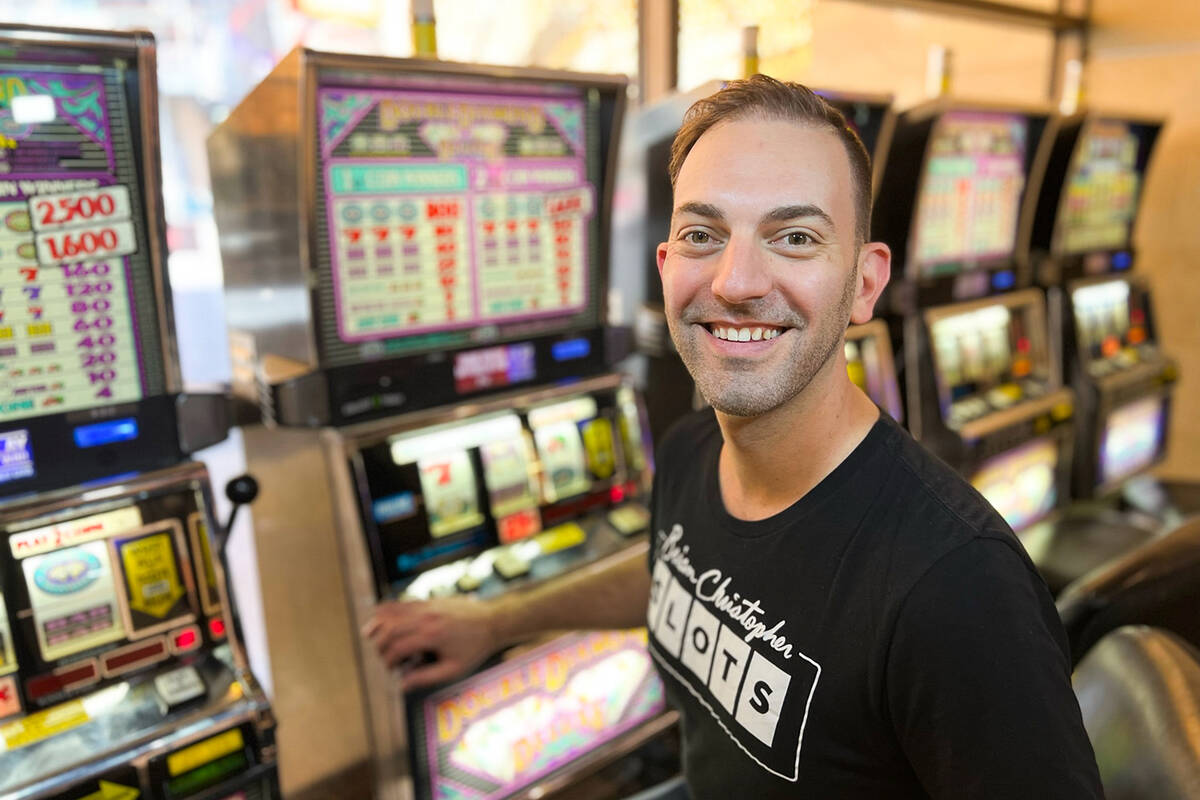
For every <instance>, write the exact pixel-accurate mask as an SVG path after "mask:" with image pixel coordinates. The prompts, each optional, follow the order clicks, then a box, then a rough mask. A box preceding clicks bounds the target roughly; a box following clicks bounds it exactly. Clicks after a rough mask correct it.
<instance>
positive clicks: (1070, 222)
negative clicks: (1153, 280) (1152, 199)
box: [1055, 120, 1141, 253]
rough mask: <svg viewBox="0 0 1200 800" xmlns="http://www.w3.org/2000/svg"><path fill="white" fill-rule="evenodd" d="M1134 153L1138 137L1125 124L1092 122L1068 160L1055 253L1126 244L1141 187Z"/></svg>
mask: <svg viewBox="0 0 1200 800" xmlns="http://www.w3.org/2000/svg"><path fill="white" fill-rule="evenodd" d="M1138 151H1139V142H1138V137H1137V135H1136V134H1135V133H1134V132H1133V130H1132V129H1131V127H1130V125H1129V124H1128V123H1125V122H1119V121H1110V120H1095V121H1093V122H1092V123H1091V125H1090V126H1089V128H1088V131H1087V133H1086V134H1085V135H1084V138H1083V141H1082V142H1081V143H1080V145H1079V148H1078V149H1077V151H1076V153H1075V156H1074V157H1073V159H1072V164H1071V168H1070V176H1071V177H1070V178H1069V180H1068V183H1067V185H1066V187H1065V189H1064V192H1063V199H1062V203H1063V207H1062V209H1061V210H1060V212H1059V216H1060V221H1059V232H1058V235H1059V242H1058V246H1057V247H1056V248H1055V249H1056V250H1058V251H1060V252H1063V253H1080V252H1089V251H1092V250H1118V249H1121V248H1124V247H1128V246H1129V236H1130V233H1131V231H1132V229H1133V218H1134V215H1135V213H1136V212H1137V204H1138V193H1139V191H1140V189H1141V185H1140V183H1141V173H1140V172H1139V170H1138Z"/></svg>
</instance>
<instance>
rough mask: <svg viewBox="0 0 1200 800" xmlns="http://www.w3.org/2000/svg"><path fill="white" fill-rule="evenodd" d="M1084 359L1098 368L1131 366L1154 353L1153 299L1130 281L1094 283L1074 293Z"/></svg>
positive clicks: (1076, 325)
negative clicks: (1103, 364)
mask: <svg viewBox="0 0 1200 800" xmlns="http://www.w3.org/2000/svg"><path fill="white" fill-rule="evenodd" d="M1071 305H1072V309H1073V311H1074V316H1075V331H1076V335H1077V337H1078V340H1079V354H1080V357H1081V358H1082V359H1083V360H1084V361H1086V362H1089V365H1090V366H1094V365H1096V364H1097V362H1105V361H1109V362H1111V363H1113V364H1116V365H1123V366H1129V365H1132V364H1134V363H1137V362H1138V361H1139V360H1141V356H1140V355H1139V353H1140V352H1141V351H1143V350H1146V349H1153V347H1154V342H1153V340H1152V339H1151V336H1150V327H1149V313H1148V312H1149V298H1148V297H1147V295H1146V292H1145V290H1143V289H1141V288H1140V287H1138V286H1135V285H1132V284H1130V283H1128V282H1127V281H1123V280H1114V281H1105V282H1104V283H1093V284H1089V285H1086V286H1081V287H1079V288H1077V289H1074V290H1072V291H1071Z"/></svg>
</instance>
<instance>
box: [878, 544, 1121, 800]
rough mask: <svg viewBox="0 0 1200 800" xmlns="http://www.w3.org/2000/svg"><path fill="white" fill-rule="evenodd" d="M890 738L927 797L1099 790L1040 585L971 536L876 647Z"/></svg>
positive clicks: (993, 798)
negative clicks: (882, 649) (881, 652)
mask: <svg viewBox="0 0 1200 800" xmlns="http://www.w3.org/2000/svg"><path fill="white" fill-rule="evenodd" d="M887 660H888V666H887V677H886V686H887V688H886V694H887V703H888V711H889V712H890V716H891V719H892V724H893V726H894V728H895V731H896V736H897V738H898V740H899V742H900V745H901V747H902V748H903V750H904V752H905V754H906V755H907V757H908V761H909V763H910V764H911V765H912V767H913V771H914V772H916V774H917V777H918V778H919V779H920V781H921V783H922V784H923V785H924V787H925V790H926V791H927V792H928V793H929V795H930V796H931V797H933V798H939V800H940V798H954V799H955V800H984V799H986V800H1001V799H1003V800H1025V798H1030V797H1070V798H1073V799H1075V798H1078V800H1084V798H1095V799H1096V800H1099V798H1102V797H1103V791H1102V789H1101V788H1100V775H1099V771H1098V770H1097V768H1096V759H1095V756H1094V755H1093V753H1092V746H1091V743H1090V742H1089V741H1088V736H1087V732H1086V731H1085V730H1084V727H1083V719H1082V716H1081V715H1080V712H1079V703H1078V701H1077V700H1076V698H1075V694H1074V692H1073V691H1072V689H1071V675H1070V672H1071V667H1070V660H1069V659H1068V658H1067V654H1066V636H1065V634H1063V631H1062V625H1061V623H1060V622H1059V620H1058V616H1057V614H1056V613H1055V610H1054V605H1053V602H1052V601H1051V599H1050V595H1049V592H1048V591H1047V590H1046V587H1045V586H1044V585H1043V584H1042V583H1041V581H1040V579H1039V578H1037V576H1035V575H1033V574H1032V573H1031V571H1030V569H1029V568H1028V567H1027V566H1026V564H1025V562H1024V561H1023V560H1022V559H1021V557H1020V556H1019V555H1018V554H1017V553H1016V552H1015V551H1014V550H1013V548H1012V547H1011V546H1010V545H1008V544H1007V543H1005V542H1002V541H998V540H995V539H975V540H973V541H971V542H970V543H967V544H964V545H962V546H960V547H959V548H958V549H956V550H954V551H952V552H950V553H948V554H947V555H945V556H944V557H943V558H942V559H941V560H939V561H938V562H937V563H936V564H934V565H933V566H932V567H931V568H930V569H929V571H928V572H927V573H926V574H925V576H924V577H922V578H921V580H920V581H919V582H918V583H917V585H916V586H915V587H914V588H913V589H912V590H911V591H910V592H909V594H908V597H907V598H906V599H905V601H904V606H903V607H902V609H901V611H900V615H899V619H898V620H897V623H896V628H895V633H894V636H893V638H892V642H891V647H890V649H889V652H888V656H887Z"/></svg>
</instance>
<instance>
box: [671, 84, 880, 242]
mask: <svg viewBox="0 0 1200 800" xmlns="http://www.w3.org/2000/svg"><path fill="white" fill-rule="evenodd" d="M746 117H759V118H761V119H768V120H783V121H786V122H797V123H800V124H803V125H812V126H814V127H818V128H827V129H828V130H830V131H832V132H833V133H834V134H835V135H836V136H837V137H838V138H839V139H841V141H842V145H843V146H844V147H845V148H846V155H847V157H848V158H849V159H850V174H851V177H852V179H853V181H854V187H853V189H854V210H855V217H856V219H855V226H854V232H855V238H856V239H857V240H858V242H859V244H861V243H862V242H865V241H866V240H867V238H868V236H869V234H870V231H871V157H870V156H869V155H868V154H867V148H866V147H864V146H863V143H862V139H860V138H858V134H857V133H856V132H855V131H854V129H853V128H851V127H850V126H849V125H848V124H847V123H846V118H845V117H844V116H842V112H840V111H838V110H837V109H836V108H834V107H833V106H831V105H829V103H826V102H825V100H824V99H822V98H821V97H820V96H818V95H817V94H815V93H814V92H813V91H812V90H811V89H809V88H808V87H807V86H801V85H800V84H798V83H791V82H789V81H780V80H776V79H775V78H771V77H768V76H766V75H755V76H753V77H751V78H747V79H745V80H740V81H730V82H729V83H728V84H726V85H725V87H724V88H722V89H721V90H720V91H719V92H716V93H715V94H712V95H709V96H708V97H705V98H704V99H702V100H697V101H696V102H695V103H693V104H692V107H691V108H689V109H688V111H687V113H686V114H685V115H684V117H683V124H682V125H681V126H680V127H679V133H677V134H676V135H675V142H674V143H673V144H672V145H671V163H670V166H669V167H668V169H669V172H670V175H671V186H674V185H675V181H676V179H678V178H679V170H680V169H682V168H683V162H684V159H686V158H687V156H688V153H690V152H691V151H692V147H694V146H695V144H696V141H697V140H699V138H700V137H701V136H703V135H704V133H705V131H707V130H708V129H709V128H711V127H712V126H714V125H716V124H717V123H719V122H724V121H726V120H734V119H745V118H746Z"/></svg>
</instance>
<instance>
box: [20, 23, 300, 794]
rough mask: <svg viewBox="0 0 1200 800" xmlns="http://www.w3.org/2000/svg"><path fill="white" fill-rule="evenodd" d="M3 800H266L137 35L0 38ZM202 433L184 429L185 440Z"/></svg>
mask: <svg viewBox="0 0 1200 800" xmlns="http://www.w3.org/2000/svg"><path fill="white" fill-rule="evenodd" d="M0 86H2V87H3V92H2V96H0V128H2V130H3V133H2V137H3V142H2V145H3V146H2V147H0V192H2V193H3V200H0V217H2V219H3V229H2V230H0V375H2V378H0V381H2V383H0V442H3V446H2V452H3V455H2V456H0V462H2V464H0V795H2V796H4V797H5V798H14V800H15V799H17V798H20V799H21V800H26V799H28V800H33V799H34V798H81V797H114V798H115V797H121V798H136V797H145V798H201V797H203V798H232V797H239V798H258V799H259V800H266V799H267V798H272V797H277V796H278V793H277V791H276V788H275V786H276V777H275V767H274V753H275V743H274V720H273V717H272V715H271V711H270V706H269V704H268V703H267V700H266V698H265V696H264V695H263V693H262V691H261V690H260V689H259V687H258V684H257V683H256V682H255V680H254V678H253V676H252V675H251V674H250V671H249V669H248V666H247V662H246V658H245V654H244V651H243V649H242V646H241V642H240V640H239V637H238V634H237V625H236V622H237V620H236V617H235V615H234V614H233V613H232V612H231V603H230V596H229V593H228V592H227V589H226V580H225V572H224V569H223V560H222V556H223V551H222V549H223V539H222V538H221V537H220V536H218V535H217V532H218V528H217V526H216V523H215V520H214V516H213V503H212V498H211V493H210V488H209V481H208V475H207V472H206V470H205V468H204V467H203V465H201V464H199V463H197V462H192V461H186V460H185V458H186V453H188V452H191V451H192V450H194V449H197V448H199V447H203V446H206V445H208V444H211V443H214V442H215V441H219V440H220V439H222V438H224V437H225V435H226V429H225V427H224V425H223V424H222V423H221V420H222V414H221V412H222V409H223V407H224V400H223V398H216V397H203V396H195V395H187V394H184V393H182V392H181V388H180V377H179V368H178V357H177V354H176V351H175V344H174V341H173V335H172V330H171V310H170V308H171V307H170V294H169V287H168V285H167V274H166V264H165V255H166V246H165V231H164V227H163V221H162V208H161V192H160V188H159V165H158V145H157V105H156V90H155V86H156V82H155V48H154V40H153V38H152V37H151V36H150V34H148V33H143V32H135V33H108V32H91V31H73V30H66V29H54V28H30V27H18V26H6V27H4V28H0ZM197 423H198V424H197Z"/></svg>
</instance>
